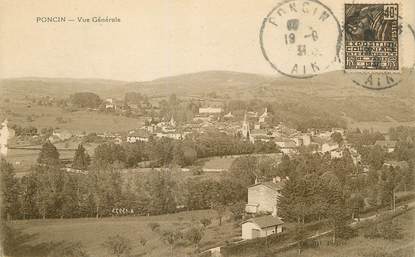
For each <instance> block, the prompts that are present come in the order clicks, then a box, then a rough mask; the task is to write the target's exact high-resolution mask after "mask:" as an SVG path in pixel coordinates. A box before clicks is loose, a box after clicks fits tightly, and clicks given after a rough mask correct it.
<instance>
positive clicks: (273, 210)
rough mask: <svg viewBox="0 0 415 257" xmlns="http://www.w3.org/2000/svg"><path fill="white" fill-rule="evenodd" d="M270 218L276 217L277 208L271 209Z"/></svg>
mask: <svg viewBox="0 0 415 257" xmlns="http://www.w3.org/2000/svg"><path fill="white" fill-rule="evenodd" d="M272 217H274V218H276V217H277V206H274V207H273V208H272Z"/></svg>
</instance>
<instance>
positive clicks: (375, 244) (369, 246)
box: [278, 210, 415, 257]
mask: <svg viewBox="0 0 415 257" xmlns="http://www.w3.org/2000/svg"><path fill="white" fill-rule="evenodd" d="M394 220H395V221H396V222H397V224H399V226H400V227H401V228H403V234H404V238H403V239H400V240H394V241H389V240H384V239H366V238H364V237H363V236H359V237H356V238H353V239H351V240H349V241H347V242H346V243H345V244H344V245H341V246H337V247H334V246H323V247H321V248H315V249H307V250H305V251H304V252H303V253H302V254H301V256H302V257H317V256H318V257H350V256H353V257H360V256H362V253H365V252H367V251H371V250H375V249H380V250H383V249H384V250H385V251H387V252H389V253H394V252H396V251H400V250H408V249H411V248H412V249H414V248H415V242H414V239H415V231H414V225H415V223H414V221H415V210H412V211H409V212H407V213H405V214H403V215H401V216H398V217H396V218H395V219H394ZM278 256H279V257H298V256H299V255H298V253H297V250H296V249H294V250H290V251H287V252H284V253H280V254H278ZM397 256H398V255H397Z"/></svg>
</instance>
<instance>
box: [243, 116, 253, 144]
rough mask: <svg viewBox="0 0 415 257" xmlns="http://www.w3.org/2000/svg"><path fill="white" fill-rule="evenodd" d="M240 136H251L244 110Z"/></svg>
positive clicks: (247, 137)
mask: <svg viewBox="0 0 415 257" xmlns="http://www.w3.org/2000/svg"><path fill="white" fill-rule="evenodd" d="M242 136H243V137H244V138H246V139H249V138H250V136H251V131H250V129H249V122H248V120H247V118H246V112H245V115H244V121H243V123H242Z"/></svg>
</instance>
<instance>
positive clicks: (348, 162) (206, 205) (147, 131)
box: [0, 98, 413, 256]
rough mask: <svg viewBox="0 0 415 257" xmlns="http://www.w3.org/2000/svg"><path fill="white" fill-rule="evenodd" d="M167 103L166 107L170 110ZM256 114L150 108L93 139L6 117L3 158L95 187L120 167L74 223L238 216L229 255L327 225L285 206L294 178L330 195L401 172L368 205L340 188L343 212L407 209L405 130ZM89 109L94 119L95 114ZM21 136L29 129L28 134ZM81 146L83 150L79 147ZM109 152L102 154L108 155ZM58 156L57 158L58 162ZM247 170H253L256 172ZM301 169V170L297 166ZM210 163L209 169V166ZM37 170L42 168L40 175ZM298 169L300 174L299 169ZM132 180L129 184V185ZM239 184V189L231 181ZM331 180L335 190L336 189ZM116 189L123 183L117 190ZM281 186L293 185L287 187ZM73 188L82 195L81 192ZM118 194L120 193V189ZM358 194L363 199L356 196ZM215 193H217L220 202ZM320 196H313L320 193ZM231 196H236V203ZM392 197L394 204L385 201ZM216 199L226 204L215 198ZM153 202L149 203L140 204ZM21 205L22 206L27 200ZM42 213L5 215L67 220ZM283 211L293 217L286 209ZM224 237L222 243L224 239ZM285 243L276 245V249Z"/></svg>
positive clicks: (22, 174)
mask: <svg viewBox="0 0 415 257" xmlns="http://www.w3.org/2000/svg"><path fill="white" fill-rule="evenodd" d="M174 101H177V100H174ZM117 103H119V101H116V100H114V99H111V98H108V99H106V100H104V101H103V102H102V103H101V104H100V106H102V108H104V110H107V109H108V111H109V110H110V113H109V115H114V114H115V113H114V111H115V110H119V109H122V110H123V111H121V113H124V112H125V109H126V108H127V107H125V106H126V105H125V104H124V107H123V108H120V107H118V106H119V105H117ZM42 104H43V103H42ZM167 105H169V104H168V103H167ZM148 107H150V104H148ZM128 108H133V109H134V108H135V105H132V106H128ZM257 110H258V111H253V110H246V109H245V110H236V111H235V112H234V113H233V112H232V111H231V110H229V108H228V110H226V111H225V108H223V105H222V106H220V107H219V106H218V105H216V106H199V107H197V109H196V111H195V112H194V113H193V115H191V116H190V118H189V117H187V118H186V119H185V120H183V119H181V120H180V121H179V120H176V119H177V118H176V117H175V115H174V114H176V115H180V114H177V113H173V112H170V113H166V114H164V115H160V113H161V110H159V112H158V114H159V115H154V108H152V111H153V115H152V117H145V116H144V117H143V120H144V122H142V123H141V124H142V125H138V126H137V128H136V129H132V130H128V131H122V130H120V131H117V132H110V131H108V132H98V133H94V132H91V131H90V132H89V133H88V134H86V133H80V132H79V130H78V132H76V131H75V132H74V131H70V130H65V129H60V128H50V129H47V130H46V129H40V128H39V129H37V128H36V129H33V128H31V129H29V128H24V127H21V126H16V125H15V124H13V125H10V124H8V121H7V119H6V120H5V121H4V122H3V123H2V130H1V142H0V143H1V154H2V158H4V159H5V160H7V161H8V162H11V164H12V165H13V166H14V167H15V169H16V170H17V171H18V172H17V173H16V177H18V178H20V179H27V178H30V176H32V175H31V174H36V173H38V172H41V170H42V169H44V168H46V167H49V166H50V165H52V166H50V167H53V166H55V165H58V166H56V167H57V169H58V170H60V171H59V172H58V173H60V172H63V173H65V174H68V175H65V176H69V177H71V176H72V177H73V176H76V177H74V178H75V181H78V180H79V181H80V180H83V179H84V178H83V177H85V178H87V179H88V180H90V179H91V178H92V177H91V176H97V175H98V176H103V177H102V178H98V179H104V180H105V179H106V178H105V176H107V175H105V174H104V173H105V172H104V173H102V172H103V171H105V170H108V171H110V170H111V169H112V170H113V169H116V170H118V171H119V172H120V173H119V174H122V175H120V177H118V178H115V177H113V176H114V175H115V176H118V175H116V174H117V173H112V175H111V173H109V176H110V177H108V179H110V180H109V181H108V182H110V181H112V180H113V179H114V178H115V179H116V180H113V183H115V187H114V188H113V189H109V188H106V189H104V188H102V187H105V185H101V186H98V187H97V188H92V189H91V188H85V189H78V190H81V192H83V193H81V194H80V193H77V194H76V195H75V196H74V197H80V198H79V200H78V204H75V205H73V206H71V207H67V208H73V211H74V214H71V215H70V216H72V215H75V217H83V216H84V215H86V216H87V217H89V216H93V215H95V216H96V217H97V218H98V217H118V216H137V215H139V216H143V215H160V214H165V213H171V212H173V213H176V212H177V213H180V212H183V211H189V210H203V209H211V210H213V211H214V212H216V213H217V214H216V215H217V217H218V218H219V224H221V223H222V217H223V216H226V215H227V214H226V213H227V212H229V211H231V214H230V216H229V217H234V218H230V219H235V221H236V222H237V223H235V225H236V226H237V227H238V228H237V231H238V232H236V233H238V235H235V234H233V236H231V237H229V238H228V240H232V242H233V243H232V245H235V247H237V246H238V245H240V244H242V245H244V244H245V243H244V242H250V241H252V240H254V239H261V238H269V237H272V236H279V234H281V235H285V234H286V233H293V224H294V223H295V222H294V221H296V220H297V221H298V220H302V222H300V224H301V223H304V220H305V219H306V220H309V221H308V222H310V221H312V220H314V219H315V217H316V216H315V215H317V216H320V215H322V216H323V217H326V218H327V219H330V216H328V214H325V213H320V212H319V211H317V212H316V213H311V214H309V215H306V214H304V213H302V212H303V211H301V210H298V211H297V209H298V208H304V207H299V206H297V204H298V202H292V200H293V199H290V196H288V195H287V193H289V194H300V193H299V192H296V191H290V190H296V189H294V188H291V187H292V186H295V185H291V183H294V182H293V181H296V183H297V182H298V181H299V179H300V180H302V179H304V183H309V182H307V181H313V180H316V181H314V182H313V183H314V184H313V185H314V186H315V185H316V183H317V184H319V183H323V184H327V183H328V184H332V183H334V184H333V186H334V187H344V188H346V187H355V186H356V185H354V183H357V181H361V182H359V183H364V184H366V183H370V182H369V181H370V179H371V178H372V177H373V176H374V174H376V173H378V172H380V173H379V175H380V174H384V172H386V173H387V172H388V171H387V170H390V171H391V172H392V173H391V174H395V173H396V172H398V173H399V174H400V175H399V176H400V177H401V178H402V179H403V180H400V181H399V182H397V181H395V180H394V182H392V181H391V183H395V184H394V186H392V188H393V190H392V194H391V195H389V194H387V195H386V196H381V195H377V196H375V198H373V197H372V196H371V195H370V194H368V192H370V191H367V192H366V189H358V188H359V187H361V186H357V189H353V190H358V191H355V192H354V193H353V191H352V192H349V191H350V189H343V190H347V191H348V194H350V196H349V197H350V200H347V201H351V202H352V206H354V207H348V208H351V215H352V217H353V219H352V221H354V219H355V218H356V217H359V219H360V215H361V214H363V213H365V212H368V211H369V210H373V208H374V207H373V206H379V208H380V206H385V204H386V205H388V204H390V205H391V206H393V209H395V208H396V202H397V201H398V202H401V201H406V199H411V197H412V196H413V194H412V192H411V191H410V189H409V188H412V180H407V179H408V178H409V177H408V176H411V174H412V172H413V171H411V169H410V162H408V161H407V160H409V159H408V158H406V157H402V156H400V154H401V152H402V149H401V148H402V147H403V146H402V143H403V142H405V144H413V142H412V141H411V140H412V139H410V138H411V137H413V135H411V134H408V137H407V138H402V135H407V133H408V132H407V131H406V130H405V129H404V128H398V129H397V130H392V131H390V132H389V133H379V132H372V131H363V132H361V131H350V130H347V129H346V128H341V127H328V128H327V127H326V128H313V127H310V128H307V129H302V131H300V130H298V129H296V128H293V127H290V126H288V125H286V124H285V123H284V122H282V121H277V122H276V121H275V119H274V118H273V112H272V111H271V112H270V111H269V109H268V107H267V106H266V105H264V107H262V108H261V107H260V108H257ZM90 111H95V112H96V111H98V109H95V110H90ZM141 115H142V114H141ZM156 116H158V117H156ZM137 124H139V122H137ZM16 129H19V130H20V131H19V133H16V131H15V130H16ZM22 131H23V132H22ZM24 131H29V133H27V132H24ZM409 133H412V132H409ZM39 140H41V141H42V140H43V142H44V143H43V144H40V145H36V144H33V142H39ZM402 140H403V141H402ZM408 140H409V141H408ZM229 143H230V144H234V147H232V148H229V149H227V150H223V147H224V146H225V145H229ZM215 144H219V145H218V148H216V149H215V148H213V149H210V150H208V151H207V150H203V147H202V146H204V147H212V146H214V145H215ZM54 145H57V146H58V147H55V146H54ZM84 145H85V146H86V147H87V149H85V148H84V147H83V146H84ZM77 146H78V147H77ZM71 147H72V148H71ZM221 147H222V148H221ZM47 148H48V149H49V150H47V151H49V152H50V151H52V152H53V151H56V153H57V156H58V159H56V160H54V161H52V160H50V159H49V158H56V157H50V156H49V157H45V156H43V153H46V149H47ZM88 148H89V149H88ZM153 148H154V149H153ZM98 149H99V150H98ZM149 149H150V150H149ZM16 151H19V152H21V151H23V152H24V151H29V152H30V151H32V152H36V155H37V154H38V153H39V152H40V153H39V157H38V159H37V160H34V161H33V162H30V161H27V158H26V157H24V158H16V154H15V152H16ZM105 151H107V152H106V153H105ZM206 151H207V152H206ZM58 152H61V157H59V153H58ZM117 152H118V153H120V154H121V153H122V154H121V155H120V156H114V153H117ZM49 154H50V153H49ZM123 155H125V156H123ZM17 156H18V155H17ZM42 158H46V159H44V160H43V159H42ZM376 158H380V159H376ZM306 159H308V160H306ZM24 162H26V163H24ZM27 162H29V163H27ZM250 162H254V164H251V163H250ZM302 162H304V165H306V166H301V165H302V164H301V163H302ZM58 163H59V164H58ZM212 163H214V165H213V166H212ZM263 163H265V164H263ZM28 164H29V166H28ZM34 165H38V166H37V168H35V166H34ZM293 165H294V166H293ZM324 165H328V168H324ZM339 165H340V166H339ZM295 166H297V168H295ZM23 167H31V168H30V169H35V170H34V171H27V170H24V168H23ZM110 167H111V168H110ZM108 168H110V169H108ZM333 168H334V169H339V170H342V169H343V170H344V171H342V172H343V173H338V172H339V171H336V170H332V169H333ZM48 169H49V168H48ZM299 169H300V171H298V170H299ZM301 169H302V171H301ZM313 169H315V170H313ZM380 170H382V171H380ZM33 172H35V173H33ZM42 172H45V171H42ZM46 172H52V173H50V175H48V176H52V177H53V176H56V174H58V173H56V172H57V170H56V168H52V169H51V170H49V171H46ZM408 172H409V173H408ZM152 173H154V174H157V175H155V176H160V178H162V179H163V180H165V179H167V180H171V182H169V183H173V184H174V187H178V188H177V189H174V190H173V191H168V192H166V193H167V194H168V195H170V196H168V197H173V198H174V199H175V200H174V201H172V202H170V203H169V204H168V205H167V206H162V205H157V204H156V203H155V202H158V201H166V200H167V199H169V198H166V199H164V198H161V199H159V198H158V196H157V195H153V196H152V195H151V194H152V192H153V193H155V192H156V191H154V190H162V189H161V188H151V186H150V187H148V188H147V189H146V188H145V186H144V189H143V188H142V187H143V183H144V184H145V183H148V182H150V181H152V182H150V183H160V182H158V179H156V178H153V177H152V176H153V175H152ZM170 173H171V174H173V176H175V177H177V178H169V177H170V176H172V175H170ZM312 173H314V174H315V175H313V176H315V177H313V176H312V177H310V178H307V176H311V174H312ZM40 174H41V173H39V175H40ZM46 174H47V173H46ZM71 174H72V175H71ZM94 174H95V175H94ZM99 174H101V175H99ZM299 174H301V175H299ZM302 174H304V175H302ZM307 174H308V175H307ZM384 175H385V174H384ZM384 175H382V176H384ZM34 176H38V175H34ZM138 176H142V178H141V179H140V177H138ZM232 176H234V178H235V181H233V182H232V181H231V180H232ZM298 176H304V178H298ZM376 176H377V175H376ZM385 176H389V175H387V174H386V175H385ZM394 176H395V175H394ZM90 177H91V178H90ZM229 179H231V180H229ZM340 179H342V180H343V182H341V180H340ZM129 180H130V182H127V181H129ZM139 180H142V181H141V182H140V181H139ZM239 180H240V182H236V181H239ZM334 180H335V181H337V182H333V181H334ZM404 180H407V181H404ZM123 181H124V182H123ZM354 181H356V182H354ZM387 181H389V179H387ZM402 181H404V182H402ZM75 183H79V182H75ZM117 183H119V184H118V185H117ZM388 183H389V182H388ZM287 184H288V185H290V186H286V185H287ZM127 185H128V188H130V187H132V188H137V189H136V190H138V191H137V192H134V189H132V188H131V189H125V186H127ZM113 186H114V185H113ZM77 187H78V188H80V186H77ZM100 187H101V188H100ZM111 187H112V186H111ZM117 187H119V189H116V188H117ZM180 187H182V188H180ZM198 187H206V190H207V191H206V192H205V195H203V194H204V193H202V195H200V196H199V193H196V192H197V191H199V190H198ZM227 187H234V189H232V190H234V191H230V192H226V193H225V191H226V188H227ZM364 187H365V186H364ZM140 188H141V189H140ZM102 190H104V191H102ZM112 190H121V191H120V192H121V194H120V195H119V196H118V197H119V200H114V199H113V200H109V199H107V200H105V201H107V203H106V204H104V205H102V204H101V206H98V205H97V203H95V204H93V205H92V206H95V207H94V208H96V210H95V211H86V212H85V211H81V212H79V211H75V210H77V209H79V208H80V207H81V206H82V205H85V204H87V203H86V202H85V203H82V201H84V200H81V199H82V198H84V199H86V198H85V197H88V195H90V196H94V197H96V196H95V195H96V194H98V193H99V192H101V193H99V194H102V193H103V194H104V195H105V194H106V193H105V191H112ZM125 190H129V191H125ZM143 190H144V191H143ZM193 190H196V191H193ZM324 190H333V189H324ZM359 190H363V191H360V192H359ZM140 192H142V193H144V192H145V194H150V195H149V196H148V197H147V198H146V197H144V198H142V197H139V198H138V199H136V200H135V201H138V203H134V204H132V202H131V201H130V200H127V198H126V197H127V195H126V194H131V195H136V194H140ZM157 192H158V191H157ZM192 192H193V193H192ZM215 192H218V193H217V195H215ZM220 192H221V193H220ZM358 192H359V193H358ZM363 192H364V193H363ZM320 193H322V192H320ZM320 193H319V191H317V192H316V194H320ZM192 194H193V195H192ZM35 195H36V194H35ZM35 195H33V197H35ZM104 195H103V196H102V197H104ZM235 195H240V196H237V197H236V196H235ZM218 196H219V198H218ZM390 196H391V197H392V198H389V197H390ZM27 197H30V196H29V195H28V196H27ZM46 197H49V196H46ZM105 197H107V196H105ZM163 197H166V196H163ZM307 197H309V196H307ZM307 197H306V196H301V197H300V198H299V199H302V200H301V201H303V200H305V201H306V202H307V201H309V200H307ZM312 197H314V196H312ZM321 197H322V198H321V199H320V201H322V202H324V201H326V200H324V196H323V195H322V196H321ZM382 197H383V198H382ZM385 197H386V198H385ZM220 198H223V199H222V200H219V199H220ZM123 199H124V200H123ZM48 201H49V200H48ZM149 201H150V203H151V204H150V205H149V206H146V205H148V203H149ZM310 201H311V200H310ZM312 201H314V200H312ZM373 201H374V202H373ZM19 202H20V200H19ZM198 202H200V203H198ZM306 202H303V203H302V204H304V205H305V206H307V205H309V204H310V203H306ZM21 204H23V205H24V202H21ZM314 204H316V203H314ZM152 205H154V206H152ZM280 205H282V207H281V206H280ZM329 205H330V204H329ZM41 206H42V205H40V206H39V207H37V208H40V207H41ZM52 206H53V205H51V206H50V207H52ZM92 206H91V207H92ZM45 207H46V206H44V207H42V208H43V209H39V210H38V211H35V212H31V211H28V212H27V211H26V210H25V211H24V212H25V213H24V214H23V213H14V214H12V213H8V216H9V217H12V216H15V217H14V218H17V219H21V218H23V219H25V217H32V218H36V217H38V218H39V217H42V216H43V218H45V217H48V216H49V217H50V218H53V217H59V216H61V217H63V214H62V213H61V214H59V211H58V212H55V211H52V212H51V213H49V214H48V211H47V209H48V208H50V207H46V209H45ZM25 208H26V207H25ZM99 208H100V209H101V210H100V209H99ZM281 208H282V210H281ZM287 208H297V209H295V211H290V210H289V209H287ZM307 208H311V207H307ZM324 208H327V207H324ZM333 208H334V207H333ZM336 208H344V207H336ZM317 213H318V214H317ZM22 215H23V216H22ZM319 219H320V218H319ZM345 220H347V219H345ZM210 222H211V221H210ZM210 222H209V223H210ZM201 231H202V230H201ZM287 231H288V232H287ZM290 231H291V232H290ZM198 233H201V232H198ZM203 233H205V232H203ZM223 236H225V237H226V233H225V234H224V235H223ZM200 237H202V234H201V235H200ZM199 240H200V239H199ZM248 245H249V244H248ZM277 245H278V244H277ZM282 245H283V244H282ZM282 245H281V244H280V246H282ZM222 247H225V248H227V247H228V248H229V246H227V245H223V243H221V242H216V243H214V244H210V246H207V247H205V248H204V249H203V250H200V252H202V253H203V254H208V253H209V254H211V255H212V256H222V255H221V248H222ZM232 247H234V246H232ZM206 248H207V249H206ZM225 250H226V249H225ZM222 252H223V250H222Z"/></svg>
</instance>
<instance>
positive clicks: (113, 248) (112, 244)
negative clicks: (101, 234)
mask: <svg viewBox="0 0 415 257" xmlns="http://www.w3.org/2000/svg"><path fill="white" fill-rule="evenodd" d="M102 246H103V247H104V248H106V249H107V250H108V253H110V254H112V255H114V256H117V257H121V256H129V255H130V252H131V249H132V247H131V242H130V240H129V239H127V238H125V237H122V236H120V235H115V236H110V237H108V239H107V240H106V241H105V242H104V243H103V244H102Z"/></svg>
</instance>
